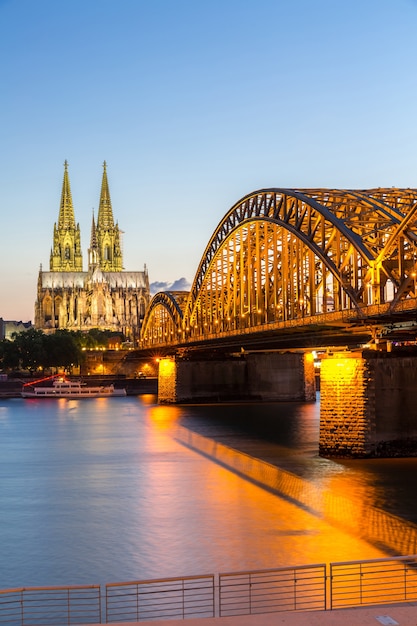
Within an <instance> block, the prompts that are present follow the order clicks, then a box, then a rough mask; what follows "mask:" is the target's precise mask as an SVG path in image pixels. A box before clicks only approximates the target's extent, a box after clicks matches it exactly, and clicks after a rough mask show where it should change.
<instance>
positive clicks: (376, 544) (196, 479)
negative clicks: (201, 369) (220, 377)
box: [0, 395, 417, 589]
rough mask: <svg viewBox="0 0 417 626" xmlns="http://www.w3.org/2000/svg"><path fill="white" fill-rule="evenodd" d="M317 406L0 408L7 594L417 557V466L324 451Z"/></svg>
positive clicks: (0, 542) (0, 521) (26, 404)
mask: <svg viewBox="0 0 417 626" xmlns="http://www.w3.org/2000/svg"><path fill="white" fill-rule="evenodd" d="M319 409H320V404H319V397H318V401H317V402H315V403H307V404H302V403H267V404H224V405H218V404H216V405H202V406H201V405H186V406H176V405H172V406H166V405H158V404H157V401H156V397H155V396H151V395H149V396H148V395H144V396H137V397H126V398H99V399H89V400H64V399H61V400H23V399H20V398H14V399H4V400H1V399H0V554H1V567H0V589H6V588H12V587H16V586H18V587H20V586H48V585H74V584H105V583H110V582H122V581H131V580H141V579H149V578H166V577H171V576H188V575H197V574H210V573H214V574H216V573H224V572H232V571H240V570H254V569H265V568H275V567H281V566H286V565H305V564H314V563H329V562H337V561H350V560H357V559H371V558H378V557H381V556H384V555H386V554H394V555H401V554H404V555H405V554H415V553H416V552H417V507H416V504H415V500H416V487H415V472H416V469H417V459H414V458H412V459H389V460H357V461H341V460H328V459H323V458H320V457H319V456H318V432H319Z"/></svg>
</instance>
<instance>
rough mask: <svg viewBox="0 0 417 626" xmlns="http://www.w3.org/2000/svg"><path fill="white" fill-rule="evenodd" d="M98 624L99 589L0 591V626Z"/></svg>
mask: <svg viewBox="0 0 417 626" xmlns="http://www.w3.org/2000/svg"><path fill="white" fill-rule="evenodd" d="M100 622H101V591H100V585H88V586H78V585H77V586H74V585H73V586H70V587H20V588H16V589H5V590H0V624H4V625H5V626H41V625H42V626H61V625H62V626H63V625H64V624H68V625H70V624H71V625H72V624H99V623H100Z"/></svg>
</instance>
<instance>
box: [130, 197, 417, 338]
mask: <svg viewBox="0 0 417 626" xmlns="http://www.w3.org/2000/svg"><path fill="white" fill-rule="evenodd" d="M416 264H417V190H416V189H396V188H391V189H383V188H378V189H371V190H340V189H335V190H332V189H282V188H274V189H263V190H259V191H255V192H252V193H250V194H248V195H246V196H245V197H243V198H242V199H241V200H239V201H238V202H237V203H236V204H235V205H234V206H233V207H232V208H231V209H230V210H229V211H228V213H227V214H226V215H225V216H224V218H223V219H222V220H221V222H220V223H219V225H218V226H217V228H216V229H215V231H214V233H213V235H212V237H211V239H210V241H209V242H208V244H207V247H206V249H205V251H204V253H203V256H202V258H201V261H200V264H199V267H198V269H197V272H196V275H195V278H194V281H193V284H192V288H191V291H190V292H189V293H188V294H187V293H185V292H177V293H159V294H156V296H154V298H153V300H152V301H151V304H150V306H149V308H148V311H147V313H146V316H145V320H144V324H143V327H142V334H141V343H142V346H143V347H150V346H156V345H161V346H162V345H173V344H174V345H175V344H178V343H184V342H185V343H186V342H187V341H199V340H204V339H205V338H208V337H211V336H213V335H215V334H218V333H223V334H229V335H233V334H235V333H241V332H242V330H246V331H248V332H250V330H251V329H259V328H268V327H269V326H270V325H271V324H273V323H277V322H280V323H291V322H292V321H294V320H300V318H301V319H305V318H307V317H310V316H317V315H320V314H326V313H328V312H329V311H335V312H337V311H339V312H340V311H345V310H351V309H354V310H356V311H358V312H360V311H361V310H362V309H363V307H366V306H368V305H371V304H382V303H387V302H390V303H391V306H392V307H395V306H396V304H397V303H398V302H399V301H400V300H402V299H404V298H407V297H416V269H417V266H416Z"/></svg>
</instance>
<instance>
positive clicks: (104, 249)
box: [95, 161, 123, 272]
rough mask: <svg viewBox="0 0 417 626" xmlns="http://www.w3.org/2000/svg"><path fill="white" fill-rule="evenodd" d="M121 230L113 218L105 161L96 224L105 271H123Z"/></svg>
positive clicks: (101, 262)
mask: <svg viewBox="0 0 417 626" xmlns="http://www.w3.org/2000/svg"><path fill="white" fill-rule="evenodd" d="M120 232H121V231H120V230H119V226H118V224H115V223H114V219H113V210H112V206H111V200H110V191H109V182H108V180H107V164H106V161H104V163H103V178H102V181H101V192H100V202H99V208H98V215H97V226H95V236H96V237H97V249H98V259H99V263H100V268H101V270H102V271H103V272H121V271H123V259H122V250H121V245H120Z"/></svg>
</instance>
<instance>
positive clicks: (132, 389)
mask: <svg viewBox="0 0 417 626" xmlns="http://www.w3.org/2000/svg"><path fill="white" fill-rule="evenodd" d="M32 380H33V381H34V380H36V378H33V379H32V378H25V379H24V380H23V379H9V380H5V381H0V398H20V396H21V392H22V387H23V385H24V384H26V383H28V382H31V381H32ZM87 381H88V384H89V385H93V386H97V385H112V384H113V385H114V386H115V387H116V388H119V389H120V388H124V389H126V394H127V395H128V396H138V395H143V394H157V393H158V379H157V378H121V377H114V376H94V377H90V376H88V378H84V382H87Z"/></svg>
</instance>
